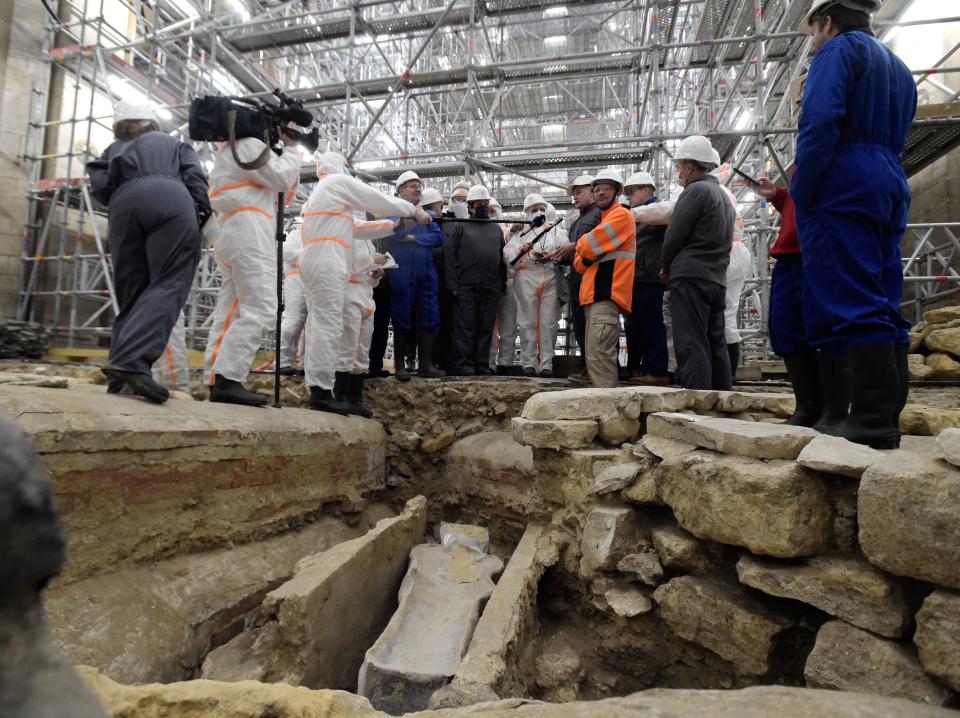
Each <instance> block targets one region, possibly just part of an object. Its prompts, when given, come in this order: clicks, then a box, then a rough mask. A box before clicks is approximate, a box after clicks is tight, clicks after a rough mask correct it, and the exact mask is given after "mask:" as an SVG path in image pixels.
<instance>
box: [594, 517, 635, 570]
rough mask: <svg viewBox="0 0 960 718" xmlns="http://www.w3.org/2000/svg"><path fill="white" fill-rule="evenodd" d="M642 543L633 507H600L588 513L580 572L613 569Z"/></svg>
mask: <svg viewBox="0 0 960 718" xmlns="http://www.w3.org/2000/svg"><path fill="white" fill-rule="evenodd" d="M638 542H639V527H638V523H637V515H636V513H635V512H634V510H633V509H630V508H603V507H601V508H596V509H594V510H593V511H591V512H590V513H589V514H587V518H586V520H585V521H584V526H583V536H582V537H581V539H580V553H581V558H580V573H581V574H582V575H583V576H585V577H590V576H593V575H594V573H596V572H597V571H601V570H613V569H615V568H616V567H617V562H618V561H620V559H621V558H623V557H624V556H625V555H626V554H628V553H630V552H631V551H632V550H634V549H636V547H637V545H638Z"/></svg>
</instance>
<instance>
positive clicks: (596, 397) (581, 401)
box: [520, 389, 619, 421]
mask: <svg viewBox="0 0 960 718" xmlns="http://www.w3.org/2000/svg"><path fill="white" fill-rule="evenodd" d="M617 391H618V390H617V389H569V390H567V391H550V392H540V393H538V394H534V395H533V396H531V397H530V398H529V399H527V403H526V404H524V405H523V412H522V413H521V414H520V416H521V417H522V418H524V419H533V420H538V421H556V420H558V419H563V420H573V421H576V420H580V421H582V420H585V419H590V420H593V421H597V420H598V419H615V418H616V417H617V416H618V415H619V411H618V410H617V406H618V404H619V400H618V399H619V397H618V396H617Z"/></svg>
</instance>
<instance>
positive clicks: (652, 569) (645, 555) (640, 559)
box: [617, 549, 663, 586]
mask: <svg viewBox="0 0 960 718" xmlns="http://www.w3.org/2000/svg"><path fill="white" fill-rule="evenodd" d="M617 570H618V571H619V572H620V573H624V574H630V575H632V576H635V577H636V578H638V579H639V580H640V581H642V582H643V583H645V584H647V585H648V586H657V585H659V584H660V580H661V579H662V578H663V566H661V565H660V559H659V557H658V556H657V552H656V551H654V550H653V549H647V550H646V551H641V552H640V553H628V554H627V555H626V556H624V557H623V558H622V559H620V560H619V561H618V562H617Z"/></svg>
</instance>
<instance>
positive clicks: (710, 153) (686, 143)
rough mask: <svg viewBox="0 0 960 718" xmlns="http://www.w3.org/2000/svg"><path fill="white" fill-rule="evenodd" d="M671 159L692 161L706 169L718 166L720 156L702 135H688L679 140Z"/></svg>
mask: <svg viewBox="0 0 960 718" xmlns="http://www.w3.org/2000/svg"><path fill="white" fill-rule="evenodd" d="M673 159H675V160H693V161H694V162H699V163H700V164H702V165H706V166H708V167H709V166H712V165H718V164H720V155H719V154H718V153H717V151H716V150H715V149H713V145H711V144H710V140H708V139H707V138H706V137H704V136H703V135H690V137H684V138H683V139H682V140H680V144H679V145H677V151H676V153H675V154H674V156H673Z"/></svg>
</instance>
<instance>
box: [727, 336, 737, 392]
mask: <svg viewBox="0 0 960 718" xmlns="http://www.w3.org/2000/svg"><path fill="white" fill-rule="evenodd" d="M727 356H729V357H730V381H731V382H735V381H736V380H737V367H738V366H739V365H740V342H737V343H736V344H727Z"/></svg>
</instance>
